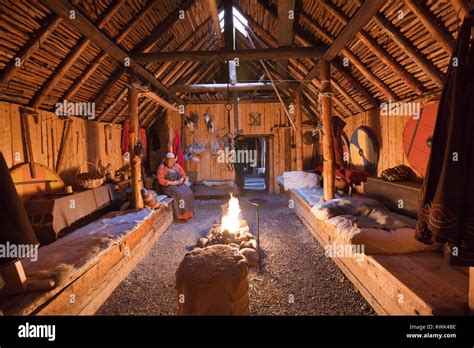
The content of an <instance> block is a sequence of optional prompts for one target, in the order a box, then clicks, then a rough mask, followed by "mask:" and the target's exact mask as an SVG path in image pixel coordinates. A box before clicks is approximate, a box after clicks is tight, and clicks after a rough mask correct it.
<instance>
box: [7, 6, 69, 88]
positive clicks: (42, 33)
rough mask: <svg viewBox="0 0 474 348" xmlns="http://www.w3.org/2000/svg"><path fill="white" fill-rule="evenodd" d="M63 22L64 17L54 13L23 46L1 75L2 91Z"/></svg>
mask: <svg viewBox="0 0 474 348" xmlns="http://www.w3.org/2000/svg"><path fill="white" fill-rule="evenodd" d="M61 22H62V18H60V17H58V16H56V15H53V16H51V17H50V18H49V20H48V22H47V23H46V24H45V25H43V26H42V27H41V29H40V30H38V31H37V32H36V33H35V34H33V36H31V38H30V39H29V40H28V41H27V42H26V44H25V45H24V46H23V47H22V48H21V50H20V52H18V54H17V55H16V56H15V57H14V58H13V59H12V60H11V61H10V62H8V64H7V65H6V66H5V68H4V69H3V70H2V72H1V75H0V86H1V88H0V91H2V92H3V91H4V90H5V89H6V87H7V85H8V82H10V80H11V79H12V78H13V76H14V75H15V73H16V72H17V71H18V69H20V68H21V67H22V66H23V65H24V64H25V62H26V61H27V60H28V59H29V58H30V57H31V56H32V55H33V53H35V52H36V51H37V50H38V49H39V48H40V47H41V45H42V43H43V42H45V41H46V40H47V39H48V37H49V35H51V33H52V32H54V30H55V29H56V28H57V27H58V25H59V24H60V23H61Z"/></svg>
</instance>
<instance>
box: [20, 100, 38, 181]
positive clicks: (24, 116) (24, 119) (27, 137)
mask: <svg viewBox="0 0 474 348" xmlns="http://www.w3.org/2000/svg"><path fill="white" fill-rule="evenodd" d="M29 114H30V115H33V117H34V120H35V123H38V114H37V113H35V112H33V111H31V110H28V109H27V108H25V107H20V115H21V118H20V121H21V128H22V133H23V141H24V142H25V145H26V146H25V147H26V155H27V158H28V164H29V165H30V174H31V177H32V178H36V171H35V164H34V163H35V159H34V156H33V148H32V146H31V134H30V127H29V126H28V115H29Z"/></svg>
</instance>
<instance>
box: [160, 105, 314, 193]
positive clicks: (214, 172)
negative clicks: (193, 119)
mask: <svg viewBox="0 0 474 348" xmlns="http://www.w3.org/2000/svg"><path fill="white" fill-rule="evenodd" d="M207 110H209V111H210V113H211V115H212V117H213V119H214V129H215V131H216V133H217V134H209V133H208V132H207V129H206V125H205V122H204V116H203V115H204V114H205V113H206V111H207ZM192 111H194V112H197V113H198V115H199V125H198V130H196V131H195V132H194V134H191V132H190V131H189V130H188V129H187V128H185V129H184V133H185V142H186V144H188V145H189V144H191V143H192V142H193V141H198V142H203V143H208V142H209V144H210V145H211V146H212V144H214V142H215V141H216V139H217V136H223V135H225V134H226V133H227V131H228V125H227V110H226V109H225V105H224V104H194V105H186V108H185V115H186V116H189V114H190V113H191V112H192ZM251 112H260V114H261V124H260V125H253V126H251V123H250V116H249V115H250V113H251ZM237 115H238V116H237V118H238V120H237V127H238V130H239V131H240V133H241V134H242V135H244V136H248V135H258V136H268V137H271V138H272V139H271V141H270V142H269V145H270V149H269V151H270V159H271V160H270V165H271V166H272V167H271V168H269V173H270V178H269V179H270V185H269V186H270V188H269V189H270V192H277V191H278V190H279V187H278V184H277V182H276V179H277V176H278V175H280V174H281V173H283V172H284V171H288V170H292V169H293V170H294V168H295V161H296V154H295V151H294V149H291V151H290V152H285V145H288V144H290V142H291V134H292V131H290V129H288V128H280V129H278V128H277V127H275V125H278V124H280V122H281V123H282V124H285V123H286V124H287V123H288V122H287V121H286V116H285V112H284V110H283V108H282V106H281V105H280V104H278V103H240V104H238V105H237ZM230 119H231V122H230V126H231V127H230V129H231V132H232V133H234V110H231V116H230ZM280 120H281V121H280ZM183 122H184V116H183V115H180V114H179V113H178V112H168V113H167V115H166V118H165V120H164V121H163V125H164V127H163V126H160V129H161V131H160V132H161V133H160V135H162V136H163V138H165V137H167V133H168V132H169V130H170V129H171V133H172V135H171V138H173V137H174V131H175V130H176V129H178V130H182V127H183ZM163 128H164V129H163ZM180 134H181V131H180ZM167 141H168V140H166V142H167ZM210 153H211V149H207V150H206V151H205V152H204V153H203V154H201V155H200V161H199V162H191V161H187V162H186V164H185V166H186V170H187V171H197V180H198V181H200V180H204V179H208V180H233V179H234V178H235V173H234V172H229V171H228V170H227V168H226V167H225V165H224V164H221V163H217V159H216V158H213V157H211V155H210ZM288 154H290V158H286V157H288ZM162 155H164V153H163V154H162ZM304 155H305V157H306V159H305V161H306V162H308V161H310V159H308V158H307V156H311V155H312V146H304Z"/></svg>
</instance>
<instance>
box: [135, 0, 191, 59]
mask: <svg viewBox="0 0 474 348" xmlns="http://www.w3.org/2000/svg"><path fill="white" fill-rule="evenodd" d="M155 1H156V0H155ZM193 3H194V0H186V1H185V2H184V3H183V4H181V5H180V6H179V7H178V8H177V9H175V10H174V11H173V12H172V13H171V14H170V15H169V16H168V17H166V19H165V20H163V22H161V23H160V24H159V25H158V27H156V28H155V29H154V30H153V32H152V33H151V34H150V35H148V36H147V38H146V39H145V40H144V41H142V42H140V44H139V45H138V46H137V47H135V48H134V49H133V52H135V53H137V52H149V51H151V50H152V49H153V47H155V45H156V44H157V43H158V41H160V39H161V38H162V37H163V35H164V34H166V33H167V32H168V31H169V30H170V28H171V27H172V26H173V25H174V24H175V23H176V22H177V21H178V20H180V19H179V16H180V12H181V11H187V10H188V9H189V8H190V7H191V5H192V4H193Z"/></svg>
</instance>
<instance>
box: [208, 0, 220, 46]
mask: <svg viewBox="0 0 474 348" xmlns="http://www.w3.org/2000/svg"><path fill="white" fill-rule="evenodd" d="M207 5H208V7H209V11H210V12H211V18H212V25H213V26H214V32H215V33H216V37H217V40H218V41H219V45H220V47H224V38H223V37H222V32H221V25H220V23H219V11H218V9H217V0H207Z"/></svg>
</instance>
